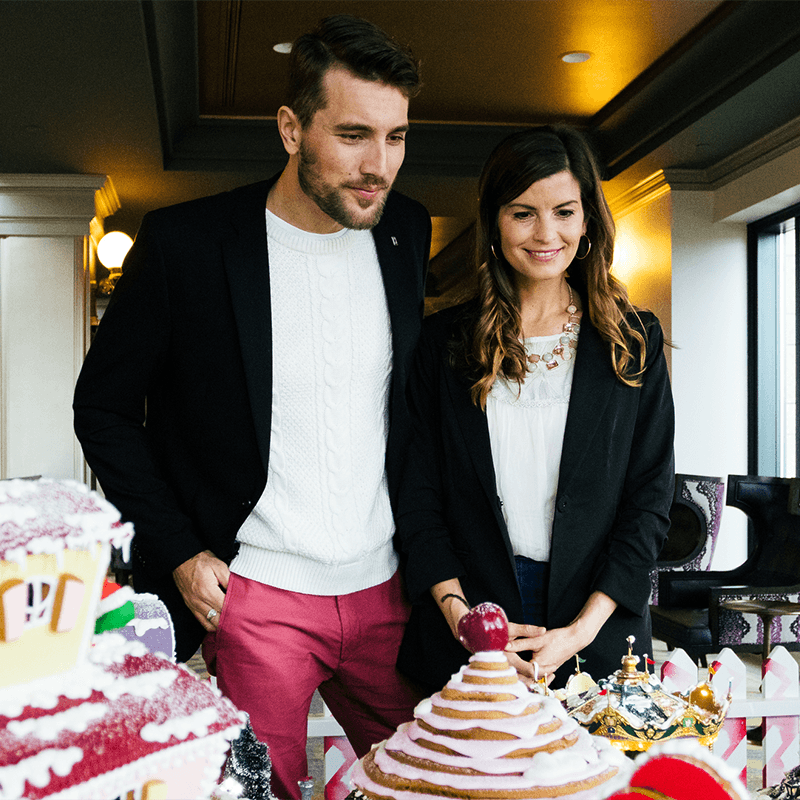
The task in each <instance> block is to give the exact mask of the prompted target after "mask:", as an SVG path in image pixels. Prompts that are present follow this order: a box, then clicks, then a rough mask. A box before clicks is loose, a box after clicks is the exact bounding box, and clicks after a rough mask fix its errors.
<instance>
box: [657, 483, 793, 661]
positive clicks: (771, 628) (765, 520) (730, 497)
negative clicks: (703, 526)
mask: <svg viewBox="0 0 800 800" xmlns="http://www.w3.org/2000/svg"><path fill="white" fill-rule="evenodd" d="M727 505H729V506H734V507H736V508H739V509H741V510H742V511H744V512H745V514H747V516H748V518H749V521H750V536H749V537H748V538H749V543H748V557H747V559H746V561H745V562H744V563H743V564H741V565H740V566H738V567H736V568H735V569H732V570H727V571H700V570H688V571H667V572H660V573H659V576H658V577H659V605H658V606H654V607H652V608H651V614H652V617H653V635H654V636H656V637H658V638H659V639H662V640H663V641H665V642H666V643H667V644H668V645H669V646H670V647H682V648H683V649H684V650H686V652H687V653H689V655H690V656H692V657H693V658H696V657H700V658H702V659H705V656H706V654H708V653H716V652H719V650H721V649H722V648H723V647H730V648H731V649H733V650H735V651H739V652H758V651H762V652H766V651H767V649H768V647H769V645H770V643H771V644H777V643H780V644H782V645H784V646H785V647H787V649H794V650H798V649H800V621H799V620H798V614H800V604H798V601H800V479H797V478H771V477H759V476H752V475H729V476H728V489H727ZM747 608H749V609H751V610H750V611H747V610H743V609H747ZM765 628H766V632H765ZM765 636H766V637H768V638H767V639H766V641H765Z"/></svg>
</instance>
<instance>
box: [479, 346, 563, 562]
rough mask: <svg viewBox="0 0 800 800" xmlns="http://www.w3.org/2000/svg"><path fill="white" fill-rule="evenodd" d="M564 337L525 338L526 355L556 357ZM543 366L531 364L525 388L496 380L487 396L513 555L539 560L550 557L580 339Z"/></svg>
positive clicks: (501, 495)
mask: <svg viewBox="0 0 800 800" xmlns="http://www.w3.org/2000/svg"><path fill="white" fill-rule="evenodd" d="M561 336H563V334H557V335H553V336H532V337H530V338H528V339H525V350H526V352H527V353H528V355H529V356H530V355H532V354H537V355H539V356H542V355H543V354H547V353H550V354H552V349H553V347H554V346H556V345H557V344H558V341H559V339H560V337H561ZM570 338H571V339H572V341H571V342H570V343H569V345H568V346H566V347H565V348H564V354H563V356H562V355H557V356H552V355H551V359H554V360H555V363H556V364H557V366H556V367H554V368H552V369H548V368H547V366H546V363H545V361H544V360H543V359H542V360H538V361H536V362H535V363H530V366H529V369H528V375H527V377H526V378H525V381H524V383H523V384H522V387H521V388H520V387H518V386H517V384H516V382H515V381H507V380H506V379H505V378H502V377H501V378H498V379H497V380H496V381H495V383H494V385H493V386H492V389H491V391H490V393H489V397H488V400H487V403H486V417H487V421H488V424H489V439H490V441H491V445H492V461H493V462H494V471H495V475H496V476H497V494H498V495H499V497H500V500H501V501H502V504H503V515H504V517H505V520H506V524H507V525H508V532H509V535H510V537H511V544H512V546H513V548H514V554H515V555H520V556H526V557H528V558H531V559H533V560H535V561H548V560H549V558H550V537H551V535H552V529H553V515H554V512H555V502H556V489H557V488H558V470H559V464H560V462H561V447H562V444H563V441H564V429H565V427H566V424H567V410H568V408H569V396H570V391H571V389H572V375H573V373H574V366H575V352H576V350H575V347H576V345H577V337H575V335H574V334H573V335H572V336H571V337H570Z"/></svg>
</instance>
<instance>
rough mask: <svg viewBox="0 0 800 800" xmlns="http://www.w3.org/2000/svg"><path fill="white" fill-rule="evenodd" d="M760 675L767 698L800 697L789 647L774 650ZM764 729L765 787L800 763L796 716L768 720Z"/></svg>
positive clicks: (775, 781) (776, 781) (778, 779)
mask: <svg viewBox="0 0 800 800" xmlns="http://www.w3.org/2000/svg"><path fill="white" fill-rule="evenodd" d="M761 672H762V675H763V685H764V698H765V699H767V700H788V699H790V698H796V697H797V696H798V666H797V662H796V661H795V660H794V658H792V656H791V654H790V653H789V652H788V651H787V650H786V648H784V647H781V646H778V647H775V648H774V649H773V650H772V653H771V654H770V657H769V658H768V659H767V660H766V661H765V662H764V663H763V665H762V667H761ZM763 730H764V736H763V747H764V786H771V785H772V784H775V783H778V782H779V781H780V780H782V778H783V776H784V773H785V772H786V771H787V770H789V769H791V768H792V767H795V766H797V762H798V760H800V744H799V743H798V727H797V717H790V716H787V717H767V718H765V719H764V722H763Z"/></svg>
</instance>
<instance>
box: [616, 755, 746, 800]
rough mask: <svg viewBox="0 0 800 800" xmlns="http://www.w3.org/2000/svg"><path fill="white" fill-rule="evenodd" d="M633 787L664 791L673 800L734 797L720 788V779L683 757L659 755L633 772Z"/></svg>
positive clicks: (728, 798)
mask: <svg viewBox="0 0 800 800" xmlns="http://www.w3.org/2000/svg"><path fill="white" fill-rule="evenodd" d="M630 785H631V787H632V788H637V787H641V788H643V789H650V790H652V791H655V792H661V793H662V794H665V795H666V796H667V797H669V798H671V800H697V798H699V797H702V798H703V800H731V798H732V797H733V795H731V794H729V793H728V792H726V791H725V790H724V789H723V788H722V786H720V784H719V782H718V781H717V779H716V778H715V777H714V775H712V774H711V773H710V772H708V771H707V770H705V769H703V768H702V767H701V766H699V765H698V764H693V763H690V762H688V761H685V760H683V759H682V758H681V757H680V756H677V757H674V756H668V755H663V756H657V757H656V758H653V759H651V760H649V761H646V762H645V763H644V764H643V765H642V766H641V767H639V769H637V770H636V772H634V774H633V777H632V778H631V781H630Z"/></svg>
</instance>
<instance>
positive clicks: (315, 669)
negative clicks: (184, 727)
mask: <svg viewBox="0 0 800 800" xmlns="http://www.w3.org/2000/svg"><path fill="white" fill-rule="evenodd" d="M409 611H410V609H409V607H408V604H407V602H406V600H405V598H404V597H403V593H402V589H401V586H400V579H399V577H398V575H396V574H395V576H394V577H393V578H391V579H390V580H389V581H387V582H386V583H383V584H381V585H379V586H375V587H372V588H370V589H364V590H363V591H360V592H354V593H352V594H346V595H338V596H331V597H327V596H318V595H308V594H299V593H297V592H289V591H285V590H283V589H276V588H274V587H272V586H266V585H264V584H262V583H258V582H257V581H252V580H249V579H247V578H242V577H241V576H239V575H234V574H231V577H230V582H229V584H228V590H227V593H226V595H225V603H224V605H223V607H222V612H221V614H220V619H219V627H218V628H217V631H216V633H213V634H208V635H207V637H206V640H205V642H204V643H203V657H204V658H205V661H206V663H207V664H208V667H209V671H210V672H212V674H213V673H216V675H217V684H218V686H219V688H220V690H221V691H222V693H223V694H224V695H225V696H226V697H228V698H230V699H231V700H232V701H233V703H234V704H235V705H236V706H238V707H239V708H240V709H242V710H243V711H246V712H247V713H248V714H249V715H250V721H251V723H252V726H253V730H254V731H255V734H256V736H257V737H258V738H259V739H260V740H261V741H262V742H266V743H267V745H268V746H269V751H270V757H271V759H272V790H273V793H274V795H275V796H276V797H277V798H279V799H280V800H291V798H298V797H299V796H300V791H299V788H298V786H297V781H299V780H302V779H303V778H305V777H306V776H307V775H308V764H307V761H306V731H307V718H308V712H309V708H310V705H311V698H312V695H313V694H314V691H315V690H316V689H319V691H320V695H321V696H322V698H323V700H324V701H325V703H326V704H327V706H328V708H329V709H330V710H331V713H332V714H333V716H334V717H335V718H336V720H337V721H338V722H339V724H340V725H341V726H342V728H343V729H344V731H345V733H346V735H347V738H348V739H349V740H350V744H351V745H352V746H353V750H355V752H356V755H358V756H359V757H361V756H363V755H364V754H366V753H367V752H369V749H370V746H371V745H372V744H374V743H375V742H379V741H380V740H381V739H385V738H386V737H387V736H389V735H391V733H392V732H393V731H394V729H395V728H396V727H397V726H398V725H399V724H400V723H401V722H406V721H408V720H410V719H411V718H412V716H413V713H412V712H413V709H414V706H415V705H416V704H417V702H418V701H419V700H420V699H421V696H420V695H419V694H418V693H417V692H415V691H414V690H413V688H412V687H411V686H410V685H409V684H408V683H407V682H406V681H405V680H404V679H403V677H402V676H401V675H400V674H399V673H398V672H397V669H396V668H395V662H396V660H397V651H398V648H399V646H400V640H401V638H402V635H403V629H404V627H405V623H406V621H407V620H408V614H409Z"/></svg>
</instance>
